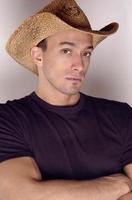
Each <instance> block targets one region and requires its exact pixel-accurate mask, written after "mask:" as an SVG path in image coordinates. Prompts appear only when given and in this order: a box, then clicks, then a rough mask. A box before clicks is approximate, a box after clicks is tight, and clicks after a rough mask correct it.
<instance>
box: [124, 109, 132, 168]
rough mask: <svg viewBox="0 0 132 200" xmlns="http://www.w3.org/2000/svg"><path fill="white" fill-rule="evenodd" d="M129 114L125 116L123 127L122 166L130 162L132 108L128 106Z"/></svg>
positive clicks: (131, 154) (131, 158)
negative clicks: (125, 121) (125, 120)
mask: <svg viewBox="0 0 132 200" xmlns="http://www.w3.org/2000/svg"><path fill="white" fill-rule="evenodd" d="M128 113H129V115H128V117H127V123H126V127H125V130H126V131H125V132H124V137H123V144H124V145H123V154H122V166H123V167H125V166H126V165H127V164H130V163H132V108H131V107H129V111H128Z"/></svg>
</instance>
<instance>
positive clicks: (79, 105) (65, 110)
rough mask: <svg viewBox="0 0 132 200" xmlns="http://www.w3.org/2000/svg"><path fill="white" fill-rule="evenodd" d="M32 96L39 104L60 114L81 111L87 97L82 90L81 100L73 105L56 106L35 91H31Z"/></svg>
mask: <svg viewBox="0 0 132 200" xmlns="http://www.w3.org/2000/svg"><path fill="white" fill-rule="evenodd" d="M30 96H31V98H32V99H33V100H34V102H36V103H37V104H38V105H39V106H41V107H43V108H45V109H46V110H49V111H52V112H57V113H58V114H71V113H75V112H79V111H80V110H81V109H82V108H83V105H84V101H85V97H84V94H83V93H81V92H80V98H79V101H78V102H77V103H76V104H74V105H71V106H56V105H52V104H49V103H48V102H46V101H44V100H43V99H41V98H40V97H39V96H38V95H37V94H36V93H35V91H33V92H32V93H31V95H30Z"/></svg>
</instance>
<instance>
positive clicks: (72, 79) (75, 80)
mask: <svg viewBox="0 0 132 200" xmlns="http://www.w3.org/2000/svg"><path fill="white" fill-rule="evenodd" d="M66 80H69V81H73V82H79V83H80V82H81V81H82V78H80V77H66Z"/></svg>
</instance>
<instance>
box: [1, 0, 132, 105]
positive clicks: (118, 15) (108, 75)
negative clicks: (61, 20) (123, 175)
mask: <svg viewBox="0 0 132 200" xmlns="http://www.w3.org/2000/svg"><path fill="white" fill-rule="evenodd" d="M49 2H50V1H49V0H0V103H4V102H6V101H7V100H12V99H17V98H21V97H23V96H26V95H28V94H30V93H31V92H32V91H34V90H35V89H36V85H37V76H36V75H34V74H32V73H31V72H30V71H28V70H27V69H25V68H24V67H22V66H20V65H19V64H17V63H16V62H15V61H14V60H13V59H12V58H11V57H10V56H8V54H7V53H6V51H5V44H6V41H7V40H8V38H9V36H10V34H11V33H12V32H13V31H14V30H15V29H16V28H17V27H18V26H19V25H20V24H21V23H22V22H23V20H24V19H25V18H26V17H28V16H29V15H33V14H34V13H35V12H37V10H39V9H40V8H42V7H43V6H44V5H46V4H47V3H49ZM77 3H78V4H79V5H80V7H81V8H82V9H83V10H84V11H85V13H86V15H87V16H88V18H89V20H90V23H91V26H92V28H93V29H97V30H99V29H101V28H102V27H104V26H105V25H106V24H108V23H110V22H113V21H116V22H118V23H119V24H120V27H119V30H118V32H117V33H115V34H114V35H112V36H110V37H109V38H107V39H106V40H104V41H103V42H102V43H101V44H99V45H98V46H97V48H96V49H95V50H94V52H93V55H92V59H91V64H90V68H89V71H88V73H87V77H86V81H85V83H84V85H83V87H82V92H84V93H86V94H88V95H91V96H96V97H102V98H107V99H113V100H117V101H121V102H127V103H129V105H131V106H132V92H131V91H132V89H131V88H132V49H131V48H132V37H131V36H132V23H131V19H132V12H131V8H132V0H125V1H124V0H100V1H98V0H77Z"/></svg>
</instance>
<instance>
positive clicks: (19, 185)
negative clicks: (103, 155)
mask: <svg viewBox="0 0 132 200" xmlns="http://www.w3.org/2000/svg"><path fill="white" fill-rule="evenodd" d="M129 184H131V182H130V181H129V179H128V178H127V177H126V176H124V175H120V174H117V175H113V176H108V177H102V178H98V179H94V180H91V181H76V180H50V181H42V178H41V174H40V171H39V169H38V167H37V165H36V163H35V161H34V160H33V159H32V158H30V157H21V158H15V159H10V160H8V161H4V162H2V163H0V199H2V200H17V199H18V198H19V200H23V199H25V200H62V199H63V200H67V199H69V200H80V199H81V200H93V199H94V200H106V199H107V200H116V199H118V198H119V197H121V196H122V195H125V194H127V193H128V192H130V185H129Z"/></svg>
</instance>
